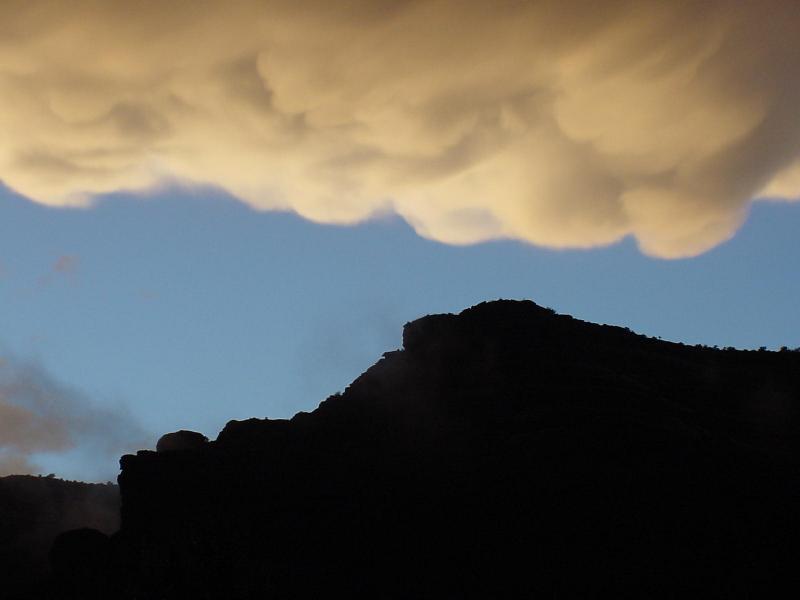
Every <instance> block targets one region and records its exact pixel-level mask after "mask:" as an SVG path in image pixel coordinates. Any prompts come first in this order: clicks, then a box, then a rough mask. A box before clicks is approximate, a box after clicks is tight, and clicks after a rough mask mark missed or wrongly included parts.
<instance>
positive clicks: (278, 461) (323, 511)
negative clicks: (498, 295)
mask: <svg viewBox="0 0 800 600" xmlns="http://www.w3.org/2000/svg"><path fill="white" fill-rule="evenodd" d="M403 346H404V348H403V349H402V350H398V351H394V352H388V353H386V354H385V355H384V356H383V358H382V359H381V360H379V361H378V362H377V363H376V364H375V365H373V366H372V367H371V368H369V369H368V370H367V371H366V372H365V373H364V374H362V375H361V376H360V377H358V378H357V379H356V380H355V381H354V382H353V383H352V384H351V385H350V386H349V387H348V388H347V389H346V390H345V391H344V392H343V393H342V394H335V395H333V396H331V397H330V398H328V399H327V400H325V401H324V402H322V403H321V404H320V406H319V407H318V408H317V409H316V410H315V411H313V412H311V413H299V414H297V415H295V417H293V418H292V419H290V420H269V419H264V420H259V419H249V420H247V421H231V422H230V423H228V424H227V425H226V427H225V428H224V429H223V430H222V432H221V433H220V434H219V437H218V438H217V440H216V441H212V442H203V443H201V444H195V445H194V446H192V447H187V448H186V449H184V450H174V451H168V452H159V453H155V452H148V451H142V452H139V453H138V454H137V455H136V456H132V455H129V456H124V457H123V458H122V460H121V466H122V473H121V475H120V477H119V483H120V489H121V494H122V528H121V531H120V532H119V533H118V534H116V535H115V536H112V538H111V540H110V541H109V542H108V545H107V547H108V548H109V551H108V552H106V553H104V554H103V556H104V558H103V560H102V561H101V562H102V564H101V566H100V567H98V568H97V569H94V570H90V572H93V573H97V574H98V575H97V577H87V578H86V579H84V580H83V581H72V582H70V583H69V585H66V584H62V585H61V586H60V587H58V589H60V590H62V592H63V594H67V593H68V592H67V590H72V591H71V592H69V593H72V594H73V595H74V597H90V596H92V595H94V597H114V598H186V597H192V598H208V599H211V598H298V599H305V598H309V599H310V598H320V597H333V598H340V597H341V598H351V599H352V598H385V599H389V598H392V599H394V598H397V599H407V598H436V599H437V600H438V599H442V598H454V599H455V598H459V599H461V598H481V599H485V598H535V597H543V598H563V597H605V596H612V597H613V596H617V597H650V598H653V597H665V598H666V597H670V598H672V597H698V596H701V597H726V598H734V597H775V596H777V594H778V591H779V590H781V591H783V590H784V589H785V588H786V587H787V586H788V587H791V588H797V583H798V582H797V575H796V572H797V569H796V565H797V559H798V534H800V518H799V517H798V511H797V508H796V507H797V501H798V499H799V498H798V497H799V496H800V485H799V484H800V478H799V477H798V473H799V470H798V467H800V462H799V461H798V459H799V458H800V453H799V452H798V451H799V450H800V446H799V442H800V438H799V437H798V432H799V431H800V418H798V416H799V415H800V353H796V352H755V351H735V350H725V351H723V350H715V349H710V348H705V347H689V346H684V345H682V344H677V343H671V342H664V341H660V340H655V339H650V338H646V337H643V336H640V335H636V334H634V333H632V332H630V331H628V330H626V329H623V328H620V327H611V326H600V325H594V324H591V323H586V322H582V321H579V320H577V319H573V318H571V317H569V316H562V315H556V314H555V313H554V312H553V311H551V310H549V309H546V308H542V307H540V306H537V305H536V304H534V303H533V302H528V301H524V302H518V301H497V302H488V303H482V304H479V305H477V306H475V307H473V308H470V309H467V310H465V311H463V312H461V313H460V314H458V315H433V316H428V317H424V318H422V319H419V320H416V321H414V322H413V323H409V324H407V325H406V326H405V329H404V333H403ZM198 435H199V434H198ZM81 540H83V538H81ZM78 543H81V544H85V547H86V548H87V550H86V553H87V556H95V557H96V556H97V555H98V552H97V548H100V547H106V546H104V545H103V544H104V542H103V541H102V540H100V539H99V538H96V537H95V538H93V539H91V540H89V539H88V538H87V539H86V540H83V541H79V540H76V541H75V542H74V544H76V545H77V544H78ZM76 547H77V546H76ZM92 553H94V554H92ZM89 560H97V561H99V560H100V559H98V558H94V559H89ZM69 586H73V587H69Z"/></svg>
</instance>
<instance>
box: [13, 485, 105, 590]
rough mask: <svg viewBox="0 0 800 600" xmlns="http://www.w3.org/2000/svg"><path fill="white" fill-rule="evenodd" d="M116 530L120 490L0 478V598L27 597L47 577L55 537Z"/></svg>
mask: <svg viewBox="0 0 800 600" xmlns="http://www.w3.org/2000/svg"><path fill="white" fill-rule="evenodd" d="M78 527H91V528H93V529H95V530H99V531H102V532H104V533H108V534H110V533H112V532H114V531H116V530H117V529H118V528H119V488H118V487H117V486H116V485H112V484H96V483H80V482H77V481H64V480H63V479H57V478H55V477H41V476H39V477H36V476H33V475H9V476H8V477H0V573H1V574H2V578H0V598H4V599H8V600H11V599H12V598H18V597H19V598H22V597H27V596H28V595H29V593H30V589H31V586H32V584H34V585H35V584H36V583H38V582H40V581H42V580H43V579H44V578H45V577H47V576H48V574H49V571H50V569H49V565H48V559H47V557H48V552H49V550H50V548H51V546H52V544H53V539H54V538H55V537H56V536H57V535H58V534H60V533H62V532H65V531H68V530H72V529H76V528H78Z"/></svg>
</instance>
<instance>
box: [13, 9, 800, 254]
mask: <svg viewBox="0 0 800 600" xmlns="http://www.w3.org/2000/svg"><path fill="white" fill-rule="evenodd" d="M798 31H800V4H798V3H797V2H794V1H786V2H769V1H759V2H755V1H752V2H748V1H745V2H728V1H723V0H708V1H706V2H681V1H675V2H668V3H665V2H655V1H654V2H648V1H642V0H639V1H635V2H621V1H620V2H617V1H604V2H601V3H597V2H583V1H577V0H575V1H565V0H560V1H553V2H550V1H541V2H522V1H514V2H512V1H499V2H478V1H467V0H443V1H435V0H430V1H401V0H390V1H382V0H363V1H361V0H351V1H349V2H345V3H339V2H327V1H300V0H292V1H283V0H276V1H269V0H267V1H259V2H257V1H255V0H253V1H248V2H204V1H198V0H194V1H192V2H184V1H173V2H156V1H147V0H144V1H141V2H130V1H128V0H74V1H71V2H62V1H60V0H54V1H52V2H48V1H43V0H33V1H31V0H28V1H16V0H7V1H5V2H3V3H1V4H0V177H1V178H2V180H3V181H4V182H5V184H6V185H8V186H10V187H11V188H13V189H15V190H16V191H18V192H19V193H21V194H23V195H25V196H27V197H29V198H31V199H33V200H35V201H37V202H41V203H45V204H49V205H55V206H65V205H85V204H87V203H89V202H90V201H91V199H92V198H93V197H95V196H97V195H99V194H102V193H105V192H111V191H117V190H142V189H146V188H149V187H151V186H154V185H157V184H158V183H159V182H162V181H164V180H171V179H172V180H174V179H179V180H183V181H189V182H194V183H198V184H210V185H215V186H219V187H222V188H224V189H226V190H228V191H229V192H230V193H232V194H233V195H234V196H236V197H238V198H240V199H241V200H242V201H244V202H246V203H247V204H249V205H250V206H252V207H254V208H256V209H263V210H276V209H277V210H292V211H295V212H297V213H299V214H300V215H303V216H305V217H307V218H309V219H313V220H316V221H322V222H329V223H355V222H358V221H361V220H364V219H367V218H369V217H370V216H372V215H375V214H378V213H386V212H394V213H396V214H398V215H400V216H402V217H403V218H405V219H406V220H407V221H408V222H409V223H410V224H411V225H412V226H413V227H414V228H415V229H416V230H417V231H418V232H419V233H420V234H421V235H423V236H426V237H430V238H433V239H436V240H440V241H443V242H448V243H456V244H467V243H473V242H479V241H482V240H488V239H495V238H512V239H519V240H524V241H527V242H530V243H533V244H539V245H545V246H551V247H589V246H597V245H603V244H609V243H612V242H614V241H616V240H619V239H620V238H622V237H624V236H626V235H633V236H635V238H636V239H637V240H638V242H639V245H640V247H641V248H642V249H643V251H644V252H646V253H649V254H652V255H657V256H664V257H678V256H688V255H694V254H698V253H700V252H703V251H705V250H707V249H709V248H711V247H713V246H714V245H716V244H718V243H720V242H721V241H724V240H725V239H728V238H729V237H730V236H732V235H733V234H734V232H735V231H736V229H737V228H738V227H739V226H740V224H741V223H742V221H743V219H744V217H745V215H746V212H747V208H748V206H749V203H750V201H751V200H752V199H753V198H756V197H758V196H759V195H761V194H769V195H772V196H779V197H783V198H786V199H792V198H796V197H797V196H800V119H798V116H797V107H798V106H800V79H799V78H798V77H797V73H800V44H798V43H797V42H796V38H797V32H798Z"/></svg>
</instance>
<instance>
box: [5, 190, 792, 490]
mask: <svg viewBox="0 0 800 600" xmlns="http://www.w3.org/2000/svg"><path fill="white" fill-rule="evenodd" d="M799 230H800V207H798V206H797V205H791V204H785V203H767V202H757V203H755V204H754V205H753V207H752V211H751V215H750V218H749V220H748V221H747V223H746V224H745V226H744V227H743V228H742V230H741V231H740V232H739V234H738V235H737V236H736V237H735V238H734V239H733V240H731V241H730V242H728V243H725V244H723V245H721V246H719V247H717V248H715V249H713V250H711V251H710V252H708V253H706V254H703V255H700V256H698V257H696V258H691V259H682V260H661V259H653V258H648V257H646V256H643V255H642V254H641V253H640V252H639V250H638V249H637V247H636V245H635V243H634V242H633V241H631V240H626V241H623V242H622V243H619V244H616V245H614V246H611V247H608V248H601V249H595V250H569V251H552V250H546V249H541V248H538V247H534V246H529V245H525V244H522V243H518V242H490V243H484V244H478V245H472V246H448V245H444V244H441V243H438V242H432V241H428V240H425V239H422V238H420V237H419V236H418V235H416V234H415V233H414V232H413V231H412V230H411V229H410V228H409V226H408V225H407V224H405V223H404V222H403V221H402V220H400V219H399V218H396V217H392V218H386V219H383V220H375V221H371V222H368V223H366V224H362V225H360V226H355V227H340V226H331V225H318V224H314V223H311V222H309V221H306V220H303V219H301V218H299V217H297V216H295V215H292V214H287V213H276V212H256V211H253V210H251V209H249V208H247V207H246V206H244V205H243V204H241V203H239V202H236V201H234V200H233V199H232V198H230V197H229V196H227V195H225V194H224V193H223V192H219V191H214V190H209V189H200V188H198V189H181V188H175V189H170V190H163V191H161V192H159V193H158V194H154V195H150V196H148V197H146V198H143V197H141V196H130V195H125V194H116V195H112V196H107V197H104V198H102V199H101V200H100V201H98V202H97V204H96V206H95V207H94V208H91V209H88V210H87V209H53V208H46V207H43V206H41V205H37V204H34V203H31V202H29V201H27V200H25V199H23V198H21V197H19V196H17V195H15V194H14V193H12V192H11V191H9V190H7V189H4V190H2V191H0V269H1V270H0V354H3V355H8V356H13V357H15V360H17V361H24V362H25V363H30V364H35V365H37V366H38V367H41V368H42V369H43V370H45V371H46V372H47V373H49V376H51V377H52V378H53V380H55V381H57V382H59V384H60V385H63V386H65V387H67V388H69V389H72V390H75V391H77V392H80V393H81V394H82V395H83V396H85V397H86V398H88V399H89V401H90V402H92V403H94V404H96V405H102V406H112V407H116V408H118V409H120V410H124V409H127V411H128V414H127V415H126V417H125V418H127V419H130V423H131V428H132V429H135V428H136V427H141V428H142V429H143V430H144V431H145V432H146V433H145V438H146V439H145V441H149V443H151V444H153V443H154V442H155V440H156V438H157V436H158V435H160V434H161V433H164V432H167V431H172V430H175V429H179V428H186V429H194V430H198V431H202V432H204V433H206V434H207V435H209V436H210V437H212V438H213V437H215V436H216V433H217V432H218V431H219V429H220V428H221V427H222V426H223V425H224V424H225V422H226V421H227V420H229V419H234V418H236V419H241V418H247V417H251V416H258V417H265V416H268V417H276V418H277V417H288V416H291V415H292V414H294V413H295V412H297V411H300V410H311V409H313V408H314V407H316V405H317V404H318V403H319V402H320V401H321V400H322V399H324V398H325V397H326V396H327V395H329V394H331V393H333V392H336V391H339V390H341V389H343V388H344V386H346V385H347V383H348V382H349V381H351V380H352V379H353V378H354V377H355V376H357V375H358V374H359V373H360V372H362V371H363V370H364V369H366V368H367V367H368V366H369V365H371V364H372V363H373V362H374V361H375V360H377V359H378V358H379V357H380V354H381V353H382V352H385V351H388V350H391V349H394V348H396V347H398V346H399V344H400V339H401V331H402V326H403V323H405V322H406V321H409V320H412V319H414V318H417V317H419V316H421V315H424V314H428V313H435V312H452V311H459V310H462V309H463V308H465V307H468V306H470V305H472V304H475V303H477V302H480V301H482V300H490V299H494V298H530V299H533V300H534V301H536V302H537V303H539V304H543V305H546V306H550V307H552V308H554V309H556V310H557V311H559V312H563V313H570V314H572V315H575V316H576V317H579V318H582V319H586V320H591V321H596V322H600V323H613V324H618V325H623V326H626V327H630V328H631V329H633V330H635V331H638V332H641V333H644V334H647V335H651V336H661V337H663V338H665V339H670V340H676V341H682V342H686V343H692V344H693V343H705V344H709V345H714V344H717V345H719V346H727V345H733V346H737V347H741V348H756V347H759V346H762V345H763V346H767V347H770V348H777V347H780V346H782V345H787V346H790V347H795V346H800V312H798V310H797V306H798V305H800V277H798V265H800V246H799V245H798V244H797V231H799ZM78 441H79V442H80V440H78ZM35 458H36V460H37V462H38V464H39V465H40V467H41V469H42V472H50V471H54V472H57V473H58V474H59V475H63V476H65V477H69V478H77V479H105V478H111V477H113V476H114V473H115V466H116V465H115V462H114V459H113V457H110V458H109V457H107V456H95V457H93V458H90V459H89V458H87V454H86V452H83V453H81V452H77V451H76V452H72V453H66V454H63V453H61V454H41V455H39V456H36V457H35Z"/></svg>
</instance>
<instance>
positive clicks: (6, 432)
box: [0, 356, 147, 476]
mask: <svg viewBox="0 0 800 600" xmlns="http://www.w3.org/2000/svg"><path fill="white" fill-rule="evenodd" d="M145 437H146V436H145V435H144V434H143V432H142V430H141V428H140V427H139V426H138V425H137V424H136V422H135V421H133V420H132V419H131V418H129V417H128V416H127V415H126V414H125V413H124V412H123V411H121V410H115V409H113V408H109V407H101V406H96V405H94V404H92V403H91V402H90V401H89V400H88V399H87V398H85V397H84V396H82V395H81V394H80V393H79V392H77V391H75V390H72V389H69V388H67V387H65V386H63V385H61V384H59V383H58V382H56V381H55V380H54V379H53V378H52V377H51V376H50V375H49V374H48V373H47V372H46V371H45V370H44V369H42V368H41V367H39V366H37V365H35V364H33V363H28V362H23V361H19V360H17V359H14V358H10V357H8V356H6V357H3V358H0V476H3V475H10V474H15V473H22V474H24V473H36V472H37V471H38V470H39V466H38V465H37V464H36V462H35V455H37V454H41V453H64V452H68V451H71V450H73V449H75V448H78V449H82V450H84V451H85V453H86V454H87V460H86V461H85V462H87V464H91V465H92V467H93V468H96V471H97V472H98V473H105V474H108V475H109V476H112V474H113V473H114V472H115V468H116V465H117V459H118V458H119V456H120V455H121V454H123V453H125V452H130V451H131V450H135V449H137V448H141V447H144V446H146V445H147V444H146V443H145Z"/></svg>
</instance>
